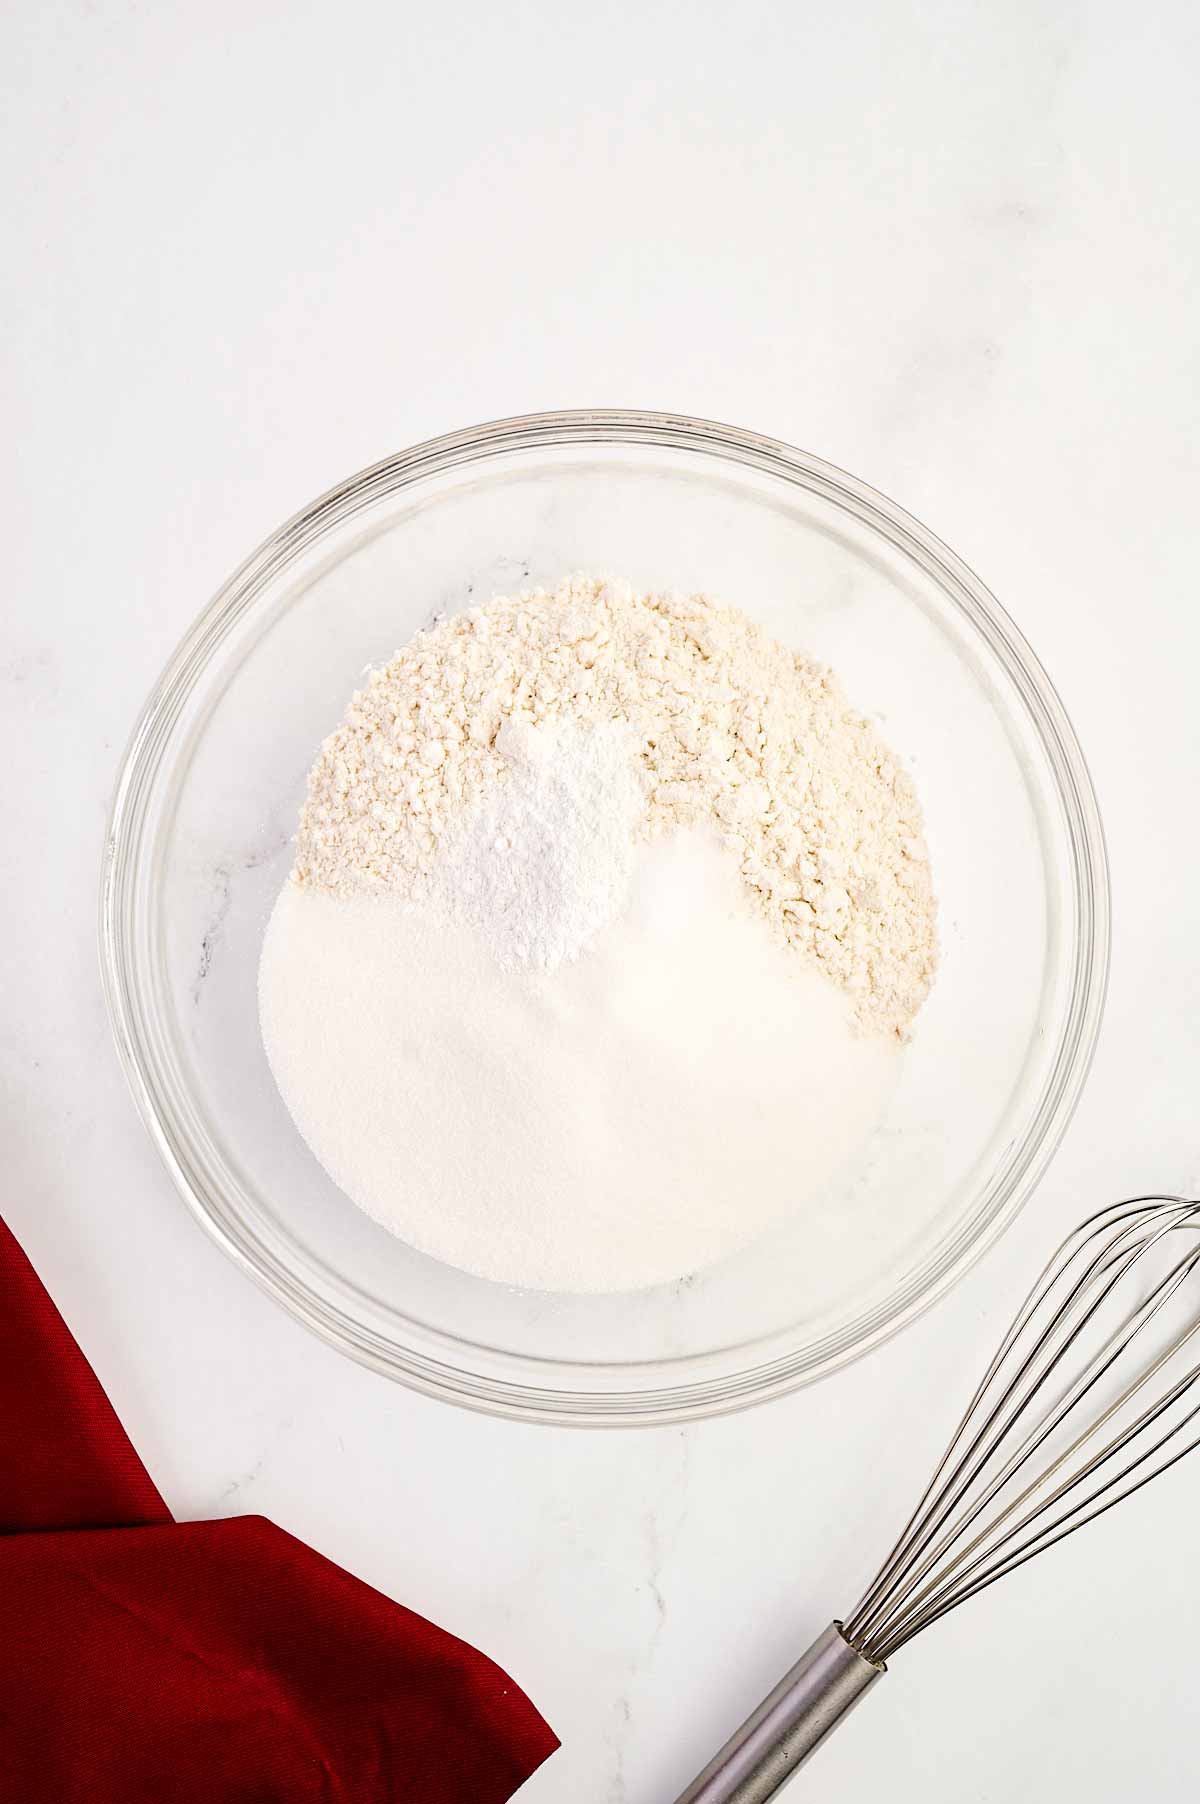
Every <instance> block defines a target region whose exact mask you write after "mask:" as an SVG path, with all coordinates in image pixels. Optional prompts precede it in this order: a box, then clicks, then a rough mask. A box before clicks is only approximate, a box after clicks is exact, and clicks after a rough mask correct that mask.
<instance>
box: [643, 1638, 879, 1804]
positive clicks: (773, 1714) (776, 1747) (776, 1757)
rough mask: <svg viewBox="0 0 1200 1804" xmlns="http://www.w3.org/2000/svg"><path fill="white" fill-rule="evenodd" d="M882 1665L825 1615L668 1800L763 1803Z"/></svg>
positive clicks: (683, 1803)
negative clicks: (817, 1631)
mask: <svg viewBox="0 0 1200 1804" xmlns="http://www.w3.org/2000/svg"><path fill="white" fill-rule="evenodd" d="M886 1671H887V1668H886V1667H884V1666H874V1665H872V1663H871V1661H870V1660H864V1658H863V1656H862V1655H861V1654H860V1653H859V1652H858V1650H857V1648H853V1647H851V1646H850V1643H849V1642H848V1641H847V1640H846V1639H845V1637H844V1636H843V1634H842V1631H841V1624H840V1623H837V1622H831V1623H830V1625H829V1627H828V1628H827V1629H826V1630H825V1631H824V1633H823V1634H821V1635H818V1636H817V1639H816V1640H815V1641H814V1642H813V1644H812V1646H811V1647H810V1648H809V1650H808V1652H807V1653H806V1654H801V1656H800V1658H799V1659H798V1660H797V1662H796V1664H795V1666H793V1667H792V1670H791V1671H790V1672H789V1673H786V1674H785V1675H784V1677H783V1678H782V1679H780V1681H779V1683H778V1685H776V1687H775V1689H774V1691H773V1692H772V1693H771V1695H770V1697H766V1698H764V1699H763V1701H762V1703H761V1704H760V1705H759V1706H758V1709H757V1710H755V1711H754V1713H753V1714H752V1715H751V1716H748V1717H747V1718H746V1720H745V1722H744V1723H743V1724H742V1726H741V1728H740V1729H738V1730H736V1731H735V1732H734V1734H733V1735H731V1736H730V1738H729V1740H728V1741H727V1742H726V1743H725V1746H724V1747H723V1748H722V1749H721V1752H720V1753H719V1754H717V1755H716V1756H715V1757H714V1758H713V1759H712V1760H710V1761H709V1763H708V1765H707V1766H706V1767H705V1769H704V1771H703V1772H702V1773H701V1774H700V1776H699V1778H697V1779H693V1780H692V1783H691V1784H690V1785H689V1786H688V1788H687V1790H686V1791H685V1792H683V1793H681V1795H680V1796H679V1797H678V1798H677V1799H676V1801H675V1804H767V1800H768V1799H769V1798H773V1797H774V1796H775V1794H776V1792H777V1791H778V1790H779V1788H780V1786H781V1785H783V1784H784V1783H785V1781H786V1780H788V1779H790V1778H791V1776H792V1774H793V1773H794V1772H795V1771H796V1769H797V1767H799V1766H802V1765H803V1763H804V1762H805V1761H806V1760H807V1759H808V1757H809V1755H810V1754H811V1753H812V1751H813V1749H814V1748H815V1747H817V1746H818V1744H819V1743H820V1742H822V1741H824V1739H825V1737H826V1736H827V1735H828V1734H829V1731H830V1730H831V1729H832V1728H834V1727H835V1726H836V1725H837V1724H838V1723H839V1722H840V1721H841V1719H842V1718H843V1716H845V1714H846V1712H847V1711H848V1710H851V1709H852V1708H853V1707H854V1705H855V1704H857V1702H858V1700H859V1698H860V1697H861V1696H862V1694H863V1692H864V1691H866V1689H867V1687H868V1686H869V1685H873V1684H874V1683H875V1680H876V1679H877V1678H878V1677H879V1676H880V1674H881V1673H883V1672H886Z"/></svg>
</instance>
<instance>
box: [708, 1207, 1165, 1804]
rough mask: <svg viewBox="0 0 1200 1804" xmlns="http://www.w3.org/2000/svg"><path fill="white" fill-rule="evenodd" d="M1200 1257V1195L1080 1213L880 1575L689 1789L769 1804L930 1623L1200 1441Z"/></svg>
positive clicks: (724, 1802)
mask: <svg viewBox="0 0 1200 1804" xmlns="http://www.w3.org/2000/svg"><path fill="white" fill-rule="evenodd" d="M1198 1266H1200V1202H1197V1201H1186V1200H1185V1199H1183V1198H1180V1197H1135V1198H1132V1199H1130V1200H1129V1201H1127V1202H1123V1203H1116V1204H1114V1205H1112V1206H1111V1207H1110V1208H1108V1209H1103V1210H1101V1211H1100V1213H1099V1214H1098V1215H1094V1216H1092V1217H1091V1218H1090V1219H1089V1220H1088V1221H1085V1222H1083V1223H1082V1224H1081V1226H1080V1227H1078V1228H1076V1230H1075V1232H1074V1233H1073V1234H1071V1235H1070V1236H1069V1237H1068V1238H1067V1239H1066V1240H1065V1241H1064V1242H1063V1244H1062V1246H1061V1247H1060V1248H1059V1250H1058V1252H1057V1253H1056V1254H1055V1255H1054V1257H1053V1258H1052V1259H1051V1261H1050V1263H1049V1265H1048V1266H1047V1267H1046V1269H1045V1271H1044V1272H1043V1273H1042V1275H1041V1277H1040V1278H1039V1279H1038V1281H1037V1283H1036V1284H1035V1285H1034V1287H1033V1289H1032V1290H1031V1291H1030V1293H1029V1296H1028V1298H1027V1299H1026V1301H1025V1303H1024V1305H1023V1307H1022V1308H1021V1310H1020V1311H1019V1313H1018V1315H1017V1318H1016V1320H1015V1321H1014V1322H1013V1325H1012V1327H1011V1328H1010V1329H1009V1331H1008V1333H1007V1335H1006V1336H1005V1338H1004V1341H1003V1343H1002V1345H1001V1347H1000V1350H999V1352H998V1353H997V1354H996V1357H995V1358H994V1359H993V1361H992V1363H991V1365H990V1366H989V1367H988V1369H987V1372H986V1374H985V1375H984V1378H983V1381H982V1383H981V1384H980V1386H979V1388H978V1390H977V1391H976V1392H975V1395H974V1396H973V1397H972V1399H971V1402H970V1404H969V1405H968V1407H967V1411H966V1414H965V1415H964V1416H963V1418H962V1421H961V1422H960V1423H959V1425H958V1428H957V1430H956V1432H955V1434H954V1436H953V1438H952V1440H951V1442H950V1445H949V1447H948V1448H947V1449H946V1452H945V1454H944V1455H943V1457H942V1461H941V1464H940V1465H939V1466H938V1468H937V1471H936V1472H935V1473H934V1475H933V1478H932V1479H931V1481H930V1483H929V1485H928V1487H927V1489H926V1491H925V1494H924V1496H923V1497H922V1498H921V1501H920V1503H919V1504H918V1505H917V1508H916V1510H915V1511H914V1512H913V1515H912V1516H911V1517H910V1519H909V1521H908V1524H907V1526H906V1527H905V1529H904V1531H903V1533H902V1534H901V1536H900V1538H899V1540H898V1541H897V1542H896V1545H895V1547H894V1548H893V1549H892V1551H891V1553H890V1554H889V1555H888V1557H887V1559H886V1560H885V1561H884V1563H883V1565H882V1567H881V1568H880V1570H879V1574H878V1576H877V1577H876V1578H875V1579H874V1580H873V1581H872V1583H871V1584H870V1585H869V1586H868V1587H867V1589H866V1591H865V1592H864V1593H863V1596H862V1597H861V1599H860V1600H859V1602H858V1603H857V1605H856V1606H855V1608H854V1610H853V1611H852V1612H851V1614H850V1615H849V1616H847V1617H846V1619H845V1621H844V1622H833V1623H831V1624H830V1626H829V1627H828V1628H827V1629H826V1630H825V1631H824V1633H823V1634H822V1635H820V1636H819V1637H818V1639H817V1640H816V1641H815V1642H814V1643H813V1645H812V1647H810V1648H809V1650H808V1652H807V1653H806V1654H804V1655H802V1656H801V1658H800V1660H799V1661H798V1662H797V1663H796V1665H795V1666H793V1668H792V1669H791V1671H790V1672H789V1673H788V1674H787V1675H786V1676H785V1677H784V1678H783V1679H782V1680H781V1681H780V1683H779V1684H778V1685H777V1686H776V1687H775V1690H774V1691H773V1692H772V1693H771V1695H770V1696H769V1697H768V1698H766V1699H764V1701H763V1702H762V1704H760V1705H759V1707H758V1709H757V1710H756V1711H755V1712H754V1714H753V1715H752V1716H750V1717H749V1718H748V1719H747V1721H746V1722H745V1723H743V1725H742V1727H741V1728H740V1729H739V1730H738V1731H737V1732H736V1734H735V1735H733V1736H732V1738H731V1739H730V1740H729V1741H728V1742H727V1743H726V1745H725V1746H724V1747H723V1748H722V1749H721V1752H720V1753H719V1754H718V1755H717V1756H716V1758H715V1759H714V1760H713V1761H711V1762H710V1763H709V1765H708V1766H707V1767H706V1768H705V1770H704V1772H703V1773H701V1774H700V1776H699V1778H698V1779H696V1780H695V1781H694V1782H693V1783H692V1784H691V1785H690V1786H689V1787H688V1789H687V1790H686V1791H685V1792H684V1793H683V1794H682V1796H681V1797H680V1798H679V1799H678V1800H677V1804H766V1800H767V1799H769V1798H772V1797H774V1796H775V1794H776V1792H777V1791H778V1790H779V1788H780V1786H781V1785H783V1784H784V1783H785V1782H786V1780H787V1779H788V1778H790V1776H791V1775H792V1774H793V1773H794V1772H795V1771H796V1769H797V1767H799V1766H800V1765H801V1764H802V1762H803V1761H805V1760H806V1759H807V1758H808V1756H809V1755H810V1754H811V1753H812V1751H813V1749H814V1748H815V1747H816V1746H817V1745H818V1744H819V1743H820V1742H821V1741H822V1740H823V1739H824V1737H825V1736H826V1735H827V1734H828V1733H829V1731H830V1730H831V1729H832V1728H833V1727H834V1726H835V1724H836V1723H838V1722H839V1721H840V1720H841V1718H842V1717H843V1716H844V1715H845V1714H846V1712H847V1711H848V1710H849V1709H850V1708H851V1707H852V1706H853V1705H854V1704H856V1703H857V1702H858V1700H859V1698H860V1697H861V1696H862V1694H863V1692H864V1691H866V1690H867V1688H868V1686H870V1685H872V1684H873V1683H874V1682H875V1680H876V1679H878V1678H879V1677H880V1675H881V1674H882V1673H883V1672H885V1671H886V1670H887V1667H886V1662H887V1661H888V1660H890V1659H891V1657H892V1655H893V1654H895V1653H896V1652H897V1651H898V1650H899V1649H900V1648H902V1647H904V1646H905V1645H906V1644H907V1643H908V1642H909V1641H911V1640H912V1638H913V1636H914V1635H919V1634H920V1633H921V1631H922V1629H926V1628H928V1627H929V1625H930V1623H933V1622H936V1621H937V1620H938V1618H939V1617H942V1616H945V1615H946V1614H947V1612H948V1611H950V1610H954V1609H957V1607H958V1605H959V1604H961V1603H965V1602H966V1600H967V1598H969V1597H974V1596H975V1595H976V1594H977V1593H978V1592H980V1591H983V1590H986V1588H987V1586H988V1585H992V1584H994V1583H995V1582H996V1580H997V1579H1000V1578H1003V1577H1004V1576H1005V1574H1006V1573H1009V1572H1012V1571H1014V1570H1015V1569H1016V1567H1018V1566H1022V1565H1024V1563H1025V1562H1026V1560H1031V1559H1032V1558H1033V1557H1034V1555H1035V1554H1038V1553H1041V1552H1042V1551H1043V1550H1044V1549H1045V1548H1047V1547H1052V1546H1053V1545H1054V1543H1055V1542H1056V1541H1061V1540H1063V1539H1064V1537H1065V1536H1067V1535H1070V1534H1074V1532H1075V1530H1076V1529H1077V1528H1082V1527H1083V1525H1084V1523H1085V1522H1092V1521H1094V1520H1095V1518H1096V1517H1097V1516H1102V1515H1103V1514H1104V1512H1105V1511H1106V1510H1110V1509H1112V1507H1113V1505H1114V1504H1117V1503H1120V1502H1121V1501H1122V1499H1123V1498H1126V1497H1129V1496H1130V1495H1132V1493H1133V1492H1134V1491H1138V1490H1140V1489H1141V1488H1142V1486H1143V1485H1146V1484H1149V1482H1150V1480H1151V1479H1152V1478H1157V1477H1159V1475H1160V1474H1161V1473H1163V1472H1165V1471H1167V1470H1168V1468H1169V1467H1171V1466H1173V1465H1174V1464H1175V1463H1176V1461H1177V1460H1181V1459H1182V1458H1183V1456H1184V1454H1185V1453H1189V1452H1191V1450H1192V1448H1193V1447H1195V1446H1196V1445H1197V1444H1198V1443H1200V1423H1198V1420H1197V1418H1200V1392H1197V1393H1196V1394H1195V1395H1193V1390H1194V1387H1195V1386H1196V1384H1197V1381H1198V1380H1200V1364H1189V1363H1188V1361H1187V1359H1186V1358H1184V1357H1181V1356H1182V1355H1183V1353H1184V1349H1185V1348H1187V1347H1188V1344H1189V1342H1190V1341H1191V1340H1192V1338H1193V1336H1194V1335H1196V1333H1197V1332H1198V1331H1200V1287H1194V1288H1193V1290H1192V1292H1191V1293H1188V1292H1184V1291H1183V1286H1184V1285H1186V1284H1187V1281H1188V1279H1189V1278H1191V1277H1192V1276H1193V1274H1194V1273H1195V1272H1196V1270H1197V1267H1198ZM1181 1293H1182V1294H1181ZM1181 1311H1184V1313H1182V1319H1181ZM1189 1430H1191V1432H1190V1433H1189Z"/></svg>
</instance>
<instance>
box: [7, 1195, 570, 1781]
mask: <svg viewBox="0 0 1200 1804" xmlns="http://www.w3.org/2000/svg"><path fill="white" fill-rule="evenodd" d="M557 1746H558V1741H557V1739H556V1737H555V1735H554V1733H553V1731H552V1730H551V1729H549V1728H548V1727H547V1725H546V1723H545V1722H544V1721H543V1720H542V1718H541V1717H540V1716H539V1715H538V1713H537V1711H536V1710H535V1709H534V1707H533V1705H532V1704H531V1703H530V1702H529V1700H528V1698H526V1697H525V1696H524V1694H523V1693H522V1692H521V1691H519V1690H518V1689H517V1687H516V1685H514V1684H513V1682H512V1680H511V1679H510V1678H508V1677H507V1675H506V1674H505V1673H503V1672H501V1670H500V1668H499V1667H498V1666H494V1665H493V1664H492V1662H491V1661H490V1660H488V1659H486V1658H485V1656H484V1655H483V1654H480V1653H477V1652H476V1650H475V1649H474V1648H472V1647H468V1646H467V1644H466V1643H465V1642H463V1641H457V1640H455V1638H454V1637H453V1636H452V1635H447V1634H445V1633H444V1632H443V1630H441V1629H438V1628H435V1627H434V1626H433V1624H432V1623H429V1622H426V1621H425V1620H424V1619H423V1618H422V1617H420V1616H416V1615H414V1614H413V1612H412V1611H411V1610H406V1609H404V1608H403V1607H402V1606H401V1605H399V1604H395V1603H392V1602H391V1601H390V1599H388V1598H386V1597H383V1596H382V1595H381V1594H380V1593H379V1592H378V1591H373V1590H372V1589H371V1587H370V1586H369V1585H364V1584H362V1583H360V1581H359V1580H358V1579H355V1578H351V1577H350V1575H349V1574H348V1573H346V1572H343V1571H342V1570H341V1568H340V1567H338V1566H335V1565H333V1564H332V1563H331V1562H330V1561H329V1560H326V1559H324V1558H323V1557H322V1556H321V1555H320V1554H318V1553H314V1552H313V1550H312V1549H311V1548H310V1547H306V1546H305V1545H304V1543H303V1542H301V1541H297V1540H295V1539H294V1538H293V1537H292V1536H291V1535H288V1534H285V1533H284V1532H283V1530H282V1529H279V1528H276V1527H275V1525H274V1523H271V1522H268V1521H266V1520H265V1519H264V1518H263V1517H261V1516H241V1517H236V1518H234V1519H233V1520H230V1521H226V1522H179V1523H177V1522H175V1521H173V1520H172V1517H171V1514H170V1511H169V1510H168V1509H167V1506H166V1504H165V1503H164V1502H163V1500H162V1498H161V1497H160V1496H159V1494H158V1492H157V1490H156V1489H155V1487H154V1485H153V1484H152V1483H151V1480H150V1478H149V1475H148V1474H147V1472H146V1470H145V1468H144V1466H143V1465H142V1463H141V1461H140V1460H139V1459H138V1457H137V1454H136V1453H135V1452H134V1450H133V1447H132V1445H131V1444H130V1441H129V1439H128V1437H127V1435H126V1434H125V1431H124V1429H123V1428H122V1427H121V1424H120V1423H119V1422H118V1420H117V1417H116V1415H115V1413H114V1411H113V1408H112V1405H111V1404H110V1403H109V1401H108V1398H107V1397H106V1396H105V1394H104V1392H103V1390H102V1389H101V1387H100V1384H99V1382H98V1380H97V1379H96V1376H95V1374H94V1372H93V1371H92V1369H91V1367H90V1366H89V1365H88V1363H87V1361H86V1359H85V1358H84V1357H83V1354H82V1353H81V1352H80V1350H79V1348H78V1346H77V1345H76V1343H75V1341H74V1340H73V1339H72V1337H71V1335H70V1334H69V1333H68V1331H67V1329H66V1327H65V1326H64V1324H63V1321H62V1318H61V1317H60V1316H59V1314H58V1312H57V1310H56V1309H55V1307H54V1305H53V1303H51V1301H50V1299H49V1297H48V1296H47V1295H46V1292H45V1291H44V1290H43V1288H42V1286H41V1284H40V1283H39V1281H38V1279H37V1277H36V1275H35V1274H34V1272H33V1269H32V1267H31V1266H30V1265H29V1262H28V1260H27V1259H26V1258H25V1255H24V1254H23V1253H22V1251H21V1249H20V1247H19V1246H18V1245H17V1243H16V1241H15V1240H14V1239H13V1236H12V1234H11V1233H10V1231H9V1230H8V1228H7V1227H6V1226H5V1224H4V1223H3V1221H0V1799H2V1800H3V1801H4V1804H382V1801H383V1800H387V1801H388V1804H503V1801H504V1800H505V1799H507V1798H510V1797H511V1796H512V1794H513V1792H514V1791H515V1790H516V1789H517V1787H518V1786H520V1785H521V1784H523V1783H524V1781H525V1780H526V1779H527V1778H528V1776H529V1774H530V1773H531V1772H533V1771H534V1769H535V1768H536V1767H538V1766H540V1765H541V1763H542V1761H543V1760H545V1759H546V1757H547V1755H548V1754H550V1753H552V1752H553V1751H554V1749H555V1748H556V1747H557Z"/></svg>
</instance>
